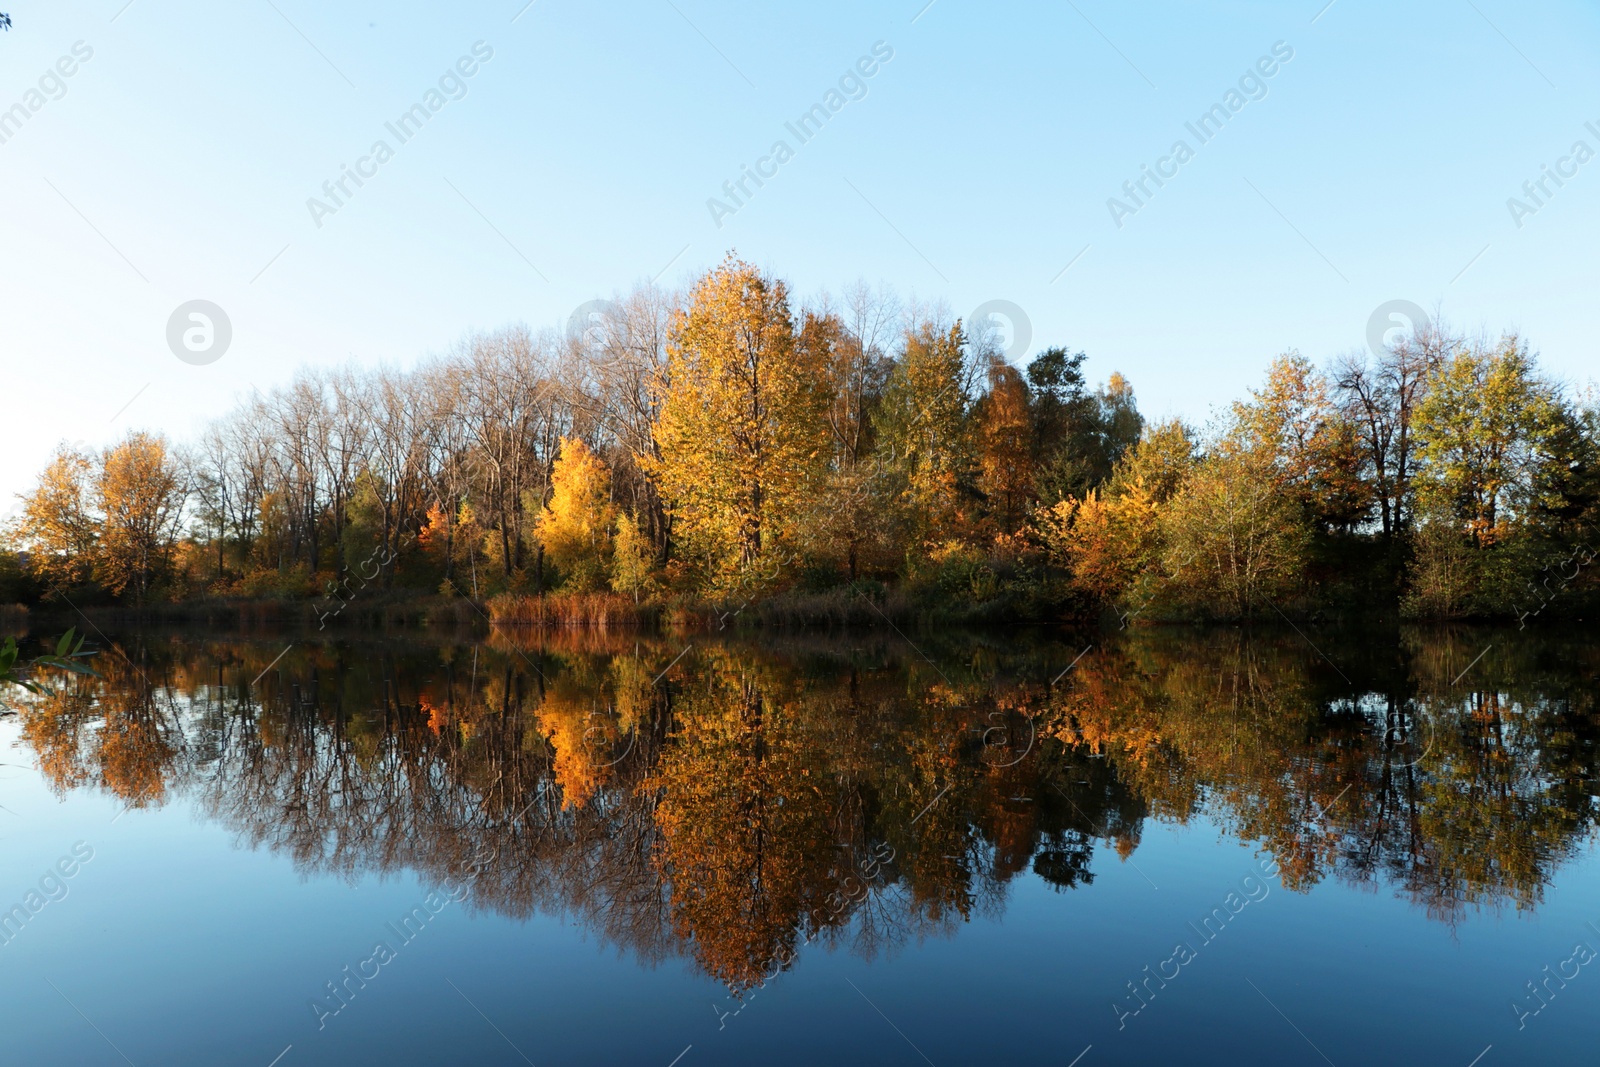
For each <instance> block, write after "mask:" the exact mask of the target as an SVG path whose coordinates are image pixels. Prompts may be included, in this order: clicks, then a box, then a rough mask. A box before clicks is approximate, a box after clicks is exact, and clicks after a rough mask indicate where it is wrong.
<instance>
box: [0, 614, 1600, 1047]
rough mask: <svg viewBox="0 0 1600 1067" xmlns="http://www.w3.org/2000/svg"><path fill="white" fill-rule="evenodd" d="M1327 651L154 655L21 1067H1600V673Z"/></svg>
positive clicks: (1352, 631)
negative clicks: (1422, 1065) (1599, 845)
mask: <svg viewBox="0 0 1600 1067" xmlns="http://www.w3.org/2000/svg"><path fill="white" fill-rule="evenodd" d="M1303 629H1304V632H1303V633H1302V632H1300V631H1297V630H1294V629H1283V630H1257V631H1253V632H1252V631H1246V630H1242V629H1228V628H1215V629H1206V630H1189V629H1176V628H1175V629H1151V630H1146V631H1133V632H1101V631H1092V632H1085V633H1083V634H1080V635H1077V636H1073V635H1070V634H1067V635H1061V634H1057V635H1042V634H1027V633H1021V634H1017V633H996V634H967V633H952V632H920V631H907V632H906V633H904V634H902V633H899V632H896V631H887V632H873V633H850V634H842V635H841V634H833V635H791V636H784V635H769V636H766V637H763V638H760V639H723V638H720V637H719V636H717V635H704V634H690V635H687V636H683V637H677V638H673V637H660V636H653V635H652V636H648V637H646V636H637V637H636V636H634V635H627V634H624V635H611V636H596V635H593V634H557V635H553V636H547V637H544V638H531V637H529V638H515V637H510V636H507V635H504V634H495V635H492V636H490V637H488V638H486V639H485V638H478V637H474V636H472V635H470V634H461V635H444V636H429V635H428V634H427V633H426V632H419V631H410V632H403V633H394V634H375V633H345V634H341V635H339V636H338V637H337V638H335V639H329V638H328V637H327V635H316V634H294V633H285V634H278V633H274V632H270V631H268V632H262V633H257V634H245V633H239V634H227V633H193V632H187V633H186V632H182V631H172V630H143V631H125V632H112V633H111V634H110V636H109V637H107V638H105V640H103V641H101V644H102V647H103V648H104V651H103V652H102V653H101V654H100V655H99V656H98V657H97V658H96V660H95V665H96V667H97V669H98V670H99V672H100V674H101V675H102V677H101V678H98V679H95V678H88V679H79V680H74V681H69V682H67V683H63V684H62V685H61V686H60V687H59V688H58V689H57V691H56V692H54V693H53V694H50V695H47V696H43V697H39V698H28V699H17V698H19V697H20V696H21V694H18V693H13V694H8V699H10V700H11V701H12V703H13V706H14V707H15V708H16V712H15V714H11V715H7V716H5V717H4V718H0V735H3V737H4V740H5V742H6V756H5V758H4V761H3V763H4V766H3V767H0V775H3V779H4V780H3V783H0V832H3V836H4V847H3V850H0V908H3V909H9V910H8V911H6V912H5V913H4V914H3V915H0V998H3V1002H4V1003H5V1004H6V1005H7V1010H6V1012H5V1018H6V1028H5V1029H6V1034H5V1038H4V1043H5V1046H6V1048H7V1052H8V1056H7V1059H8V1061H9V1062H14V1063H27V1064H30V1065H34V1067H38V1065H44V1064H72V1065H84V1064H107V1065H112V1064H121V1063H131V1064H136V1065H139V1067H144V1065H147V1064H165V1065H176V1064H205V1065H213V1064H245V1065H256V1067H269V1065H277V1067H299V1065H310V1064H345V1063H393V1064H412V1063H416V1064H434V1063H472V1064H513V1065H514V1064H521V1063H532V1064H537V1065H539V1067H547V1065H553V1064H613V1063H614V1064H644V1065H656V1067H673V1065H676V1067H702V1065H710V1064H751V1063H761V1064H814V1063H852V1064H857V1063H859V1064H882V1065H885V1067H887V1065H894V1064H904V1065H915V1064H922V1063H930V1064H934V1065H937V1067H946V1065H953V1064H978V1063H982V1064H989V1063H1006V1064H1052V1065H1056V1067H1068V1065H1072V1064H1076V1065H1078V1067H1098V1065H1102V1064H1138V1063H1152V1062H1161V1061H1164V1060H1166V1058H1167V1057H1168V1056H1169V1055H1170V1054H1172V1053H1174V1052H1175V1053H1177V1054H1178V1057H1179V1059H1178V1062H1184V1063H1198V1064H1213V1063H1214V1064H1224V1063H1226V1064H1236V1063H1240V1062H1251V1063H1284V1064H1307V1063H1310V1064H1320V1063H1329V1064H1335V1065H1338V1067H1344V1065H1346V1064H1363V1063H1411V1062H1427V1063H1440V1064H1449V1065H1458V1067H1468V1065H1469V1064H1473V1063H1477V1064H1480V1065H1481V1067H1495V1065H1498V1064H1511V1063H1564V1062H1578V1061H1579V1060H1580V1058H1581V1059H1582V1061H1584V1062H1590V1061H1592V1060H1593V1058H1594V1055H1595V1053H1594V1048H1595V1040H1596V1037H1597V1036H1600V1023H1597V1022H1596V1019H1597V1018H1600V1015H1597V1013H1596V1010H1595V1009H1596V1007H1597V1006H1600V967H1591V966H1589V964H1590V963H1591V962H1593V961H1594V960H1595V959H1596V956H1597V953H1600V864H1597V862H1596V851H1595V848H1594V841H1595V827H1596V814H1597V802H1596V797H1597V792H1600V781H1597V779H1600V768H1597V759H1600V751H1597V741H1600V717H1597V709H1596V699H1595V693H1596V676H1597V668H1600V655H1597V654H1596V651H1595V648H1594V645H1593V642H1591V641H1590V640H1588V639H1587V637H1586V635H1584V634H1583V633H1582V632H1581V631H1576V630H1571V629H1568V630H1564V631H1561V632H1544V633H1535V632H1532V631H1526V632H1519V631H1516V630H1511V629H1492V630H1491V629H1483V630H1475V629H1453V630H1452V629H1430V630H1413V629H1385V628H1383V627H1382V626H1373V627H1366V628H1348V629H1343V630H1341V629H1338V628H1334V627H1331V626H1325V627H1317V628H1309V627H1303ZM1475 1057H1480V1058H1479V1059H1475Z"/></svg>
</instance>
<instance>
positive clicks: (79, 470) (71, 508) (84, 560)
mask: <svg viewBox="0 0 1600 1067" xmlns="http://www.w3.org/2000/svg"><path fill="white" fill-rule="evenodd" d="M93 470H94V461H93V460H92V459H91V458H90V457H89V456H88V455H86V454H85V453H83V452H81V451H79V450H78V449H76V448H73V447H72V446H70V445H66V444H63V445H61V446H60V447H59V448H57V449H56V454H55V456H54V458H52V459H51V460H50V465H49V466H48V467H46V468H45V470H44V473H43V474H41V475H40V476H39V485H38V486H37V487H36V488H35V489H34V491H33V492H31V493H29V494H28V495H27V496H25V497H23V498H22V522H21V524H20V527H21V531H22V534H23V538H24V543H25V544H27V546H28V547H29V549H30V550H31V551H30V552H29V554H28V568H29V570H30V571H32V573H33V575H34V576H35V577H36V578H39V579H40V580H42V581H43V582H44V583H45V584H46V585H47V586H49V587H50V589H51V591H52V592H54V591H56V590H59V589H64V588H68V587H71V586H74V585H81V584H83V583H84V582H86V581H88V580H89V575H90V573H91V571H92V570H93V567H94V561H95V555H96V552H97V550H98V547H99V545H98V542H99V536H100V527H99V523H98V521H97V520H96V518H95V516H94V513H93V507H92V493H93Z"/></svg>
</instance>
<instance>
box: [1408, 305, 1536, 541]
mask: <svg viewBox="0 0 1600 1067" xmlns="http://www.w3.org/2000/svg"><path fill="white" fill-rule="evenodd" d="M1560 423H1561V408H1560V405H1559V404H1558V402H1557V396H1556V392H1555V390H1554V389H1553V388H1552V387H1551V386H1550V385H1549V384H1548V383H1547V382H1545V381H1543V380H1542V379H1541V378H1540V377H1539V376H1538V373H1537V370H1536V368H1535V366H1534V360H1533V357H1532V356H1531V355H1529V353H1528V349H1527V346H1526V345H1525V344H1523V342H1522V341H1521V340H1519V339H1518V338H1517V337H1516V336H1514V335H1512V336H1507V337H1504V338H1502V339H1501V341H1500V343H1499V344H1498V345H1497V346H1495V347H1493V348H1488V347H1484V346H1481V345H1474V346H1472V347H1470V348H1468V349H1466V350H1465V351H1462V352H1460V353H1459V354H1457V355H1455V356H1454V357H1452V358H1450V359H1448V360H1445V361H1444V362H1443V363H1441V364H1440V365H1439V367H1438V369H1437V370H1436V371H1435V373H1434V375H1433V378H1432V380H1431V381H1430V384H1429V388H1428V395H1427V398H1426V399H1425V400H1423V402H1422V406H1421V408H1420V409H1419V411H1418V413H1417V442H1418V452H1419V455H1420V457H1421V460H1422V471H1421V474H1420V485H1419V492H1420V494H1421V502H1422V504H1423V505H1424V507H1428V508H1436V509H1439V510H1440V511H1443V512H1447V513H1450V514H1453V515H1454V516H1455V517H1456V519H1457V520H1458V521H1459V522H1460V523H1461V524H1462V526H1463V527H1464V528H1465V529H1466V530H1467V531H1468V532H1469V533H1470V534H1471V535H1472V537H1473V538H1474V539H1475V540H1476V541H1477V543H1478V544H1479V545H1480V546H1484V545H1490V544H1493V543H1494V542H1496V541H1497V540H1500V539H1502V538H1504V537H1505V536H1506V535H1507V533H1508V532H1509V530H1510V524H1511V523H1512V522H1513V521H1514V520H1516V519H1517V518H1519V517H1522V516H1526V515H1527V514H1528V513H1529V512H1530V511H1531V510H1532V509H1534V508H1536V507H1538V506H1539V504H1540V503H1541V501H1540V500H1539V499H1538V489H1539V488H1540V486H1541V484H1543V482H1544V472H1545V471H1546V469H1547V467H1548V465H1549V464H1550V463H1551V461H1552V458H1553V445H1554V444H1555V442H1556V437H1557V435H1558V432H1559V429H1560Z"/></svg>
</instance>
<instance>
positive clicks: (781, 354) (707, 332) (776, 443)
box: [640, 256, 827, 590]
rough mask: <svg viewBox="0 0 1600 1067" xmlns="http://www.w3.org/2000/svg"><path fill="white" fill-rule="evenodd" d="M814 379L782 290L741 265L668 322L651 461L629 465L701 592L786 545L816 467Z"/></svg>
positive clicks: (727, 266)
mask: <svg viewBox="0 0 1600 1067" xmlns="http://www.w3.org/2000/svg"><path fill="white" fill-rule="evenodd" d="M821 381H822V376H821V375H820V373H819V372H818V369H817V368H815V367H812V366H809V365H808V364H807V362H806V359H805V357H804V355H803V350H802V349H801V348H800V347H799V346H797V345H796V344H795V333H794V322H793V319H792V317H791V316H790V312H789V294H788V289H787V287H786V286H785V285H784V283H783V282H782V281H779V280H777V279H774V278H769V277H767V276H765V275H763V274H762V273H761V272H760V271H758V270H757V269H756V268H755V267H753V266H751V265H750V264H748V263H744V262H742V261H740V260H737V259H734V258H733V257H732V256H729V258H728V259H727V260H726V261H724V262H723V264H722V265H721V266H719V267H717V268H716V269H715V270H713V271H711V272H710V273H708V274H707V275H706V276H705V277H703V278H701V279H700V281H699V283H698V284H696V285H695V287H694V290H693V292H692V293H691V294H690V300H689V306H688V308H687V309H686V310H684V311H680V312H678V314H677V316H676V318H675V320H674V322H673V328H672V334H671V339H670V341H669V343H668V347H667V359H666V363H665V365H664V366H663V367H662V369H661V372H660V373H659V374H658V375H657V377H656V379H655V382H654V389H655V392H656V397H657V400H658V403H659V415H658V416H657V420H656V424H655V437H656V440H657V442H658V444H659V447H660V457H659V458H657V457H654V456H641V457H640V463H641V465H642V466H644V467H645V469H646V470H647V471H648V473H649V474H650V475H651V476H652V477H653V478H655V480H656V484H657V485H658V486H660V489H661V495H662V497H663V498H664V499H665V500H666V502H667V507H668V510H669V511H670V512H671V514H672V518H673V534H674V537H675V538H676V539H677V541H678V547H679V549H680V550H681V554H682V556H683V558H684V559H685V560H686V561H687V562H688V563H689V564H690V565H691V566H693V567H694V568H695V569H696V570H698V571H699V572H700V575H701V576H702V577H703V579H704V580H705V581H706V582H707V584H708V585H709V586H710V587H711V588H713V589H722V590H727V589H730V588H732V587H734V586H735V585H737V584H738V583H739V582H740V580H741V578H743V577H748V576H749V575H750V574H753V573H761V574H765V575H771V574H772V573H774V567H773V565H772V564H773V562H774V561H779V563H778V565H780V566H781V560H782V559H783V558H784V556H785V551H786V549H788V548H789V546H792V545H793V544H794V543H795V540H796V533H797V530H796V527H797V526H798V524H799V519H800V517H801V515H802V514H803V513H804V510H805V506H806V504H807V502H808V497H809V494H811V493H812V492H814V491H815V490H816V487H817V486H818V485H819V484H820V478H821V475H822V473H823V465H824V462H825V459H826V456H825V450H826V444H827V441H826V437H825V434H826V425H825V422H824V420H823V418H822V415H823V401H824V397H823V395H822V392H823V391H822V389H821V387H820V384H819V383H820V382H821ZM758 565H759V567H758Z"/></svg>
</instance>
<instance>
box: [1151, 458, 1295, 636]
mask: <svg viewBox="0 0 1600 1067" xmlns="http://www.w3.org/2000/svg"><path fill="white" fill-rule="evenodd" d="M1309 532H1310V531H1309V530H1308V528H1307V524H1306V520H1305V517H1304V514H1303V513H1302V511H1301V510H1300V508H1299V507H1298V506H1297V505H1296V504H1295V502H1294V501H1292V500H1290V499H1288V498H1287V497H1285V496H1284V494H1283V493H1282V492H1281V490H1280V486H1279V483H1278V477H1277V472H1276V471H1274V470H1273V469H1272V467H1271V466H1269V465H1268V464H1267V463H1266V462H1265V461H1264V460H1263V458H1262V457H1261V456H1259V455H1257V454H1254V453H1251V452H1248V451H1243V450H1239V449H1233V448H1226V447H1224V448H1221V449H1219V450H1218V451H1217V452H1216V453H1215V454H1213V455H1211V456H1209V457H1207V458H1206V459H1205V460H1204V461H1203V462H1201V463H1200V464H1199V466H1198V467H1196V469H1195V470H1194V472H1193V474H1191V475H1190V477H1189V479H1188V480H1187V481H1186V482H1185V483H1184V487H1183V489H1182V490H1181V491H1180V492H1179V493H1178V494H1177V496H1175V497H1174V498H1173V499H1172V501H1171V503H1170V504H1169V506H1168V507H1167V508H1166V509H1165V510H1164V511H1163V512H1162V513H1161V533H1162V541H1163V543H1164V545H1165V554H1166V559H1165V561H1164V567H1165V571H1166V574H1167V575H1168V576H1169V579H1168V581H1167V583H1166V584H1167V588H1166V592H1167V593H1168V594H1169V595H1170V596H1171V597H1172V598H1173V599H1174V600H1176V601H1177V602H1178V603H1180V604H1183V605H1185V606H1187V607H1190V608H1192V609H1197V610H1199V611H1201V612H1204V613H1207V614H1217V615H1231V616H1235V617H1240V618H1248V617H1249V616H1251V615H1253V614H1255V613H1256V612H1257V611H1259V610H1260V609H1261V608H1262V607H1264V606H1266V604H1267V603H1268V602H1269V601H1271V600H1273V599H1276V598H1278V597H1282V596H1284V595H1286V594H1288V593H1290V592H1292V591H1293V590H1294V589H1295V588H1296V587H1297V585H1298V584H1299V581H1300V576H1301V572H1302V571H1303V569H1304V567H1305V559H1306V548H1307V542H1308V539H1309Z"/></svg>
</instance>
